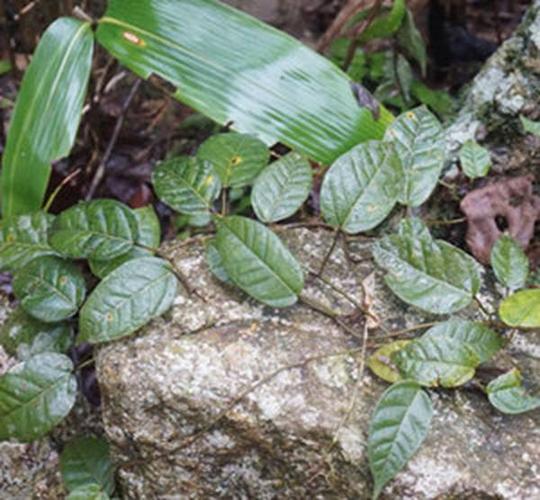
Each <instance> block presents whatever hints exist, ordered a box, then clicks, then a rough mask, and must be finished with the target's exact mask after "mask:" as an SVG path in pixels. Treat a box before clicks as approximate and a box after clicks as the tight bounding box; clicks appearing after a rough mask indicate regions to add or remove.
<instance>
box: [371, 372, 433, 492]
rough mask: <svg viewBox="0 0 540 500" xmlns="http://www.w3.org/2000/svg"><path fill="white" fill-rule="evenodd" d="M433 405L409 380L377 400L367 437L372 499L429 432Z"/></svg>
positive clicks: (420, 389)
mask: <svg viewBox="0 0 540 500" xmlns="http://www.w3.org/2000/svg"><path fill="white" fill-rule="evenodd" d="M432 416H433V407H432V404H431V399H430V398H429V396H428V395H427V394H426V393H425V392H424V391H423V390H422V388H421V387H420V386H419V385H418V384H416V383H415V382H412V381H410V380H406V381H403V382H398V383H396V384H394V385H392V386H391V387H389V388H388V389H387V390H386V391H385V392H384V394H383V395H382V397H381V399H380V400H379V402H378V403H377V406H376V408H375V411H374V412H373V416H372V417H371V423H370V426H369V437H368V459H369V466H370V469H371V473H372V475H373V480H374V483H375V484H374V491H373V498H374V499H377V498H378V496H379V495H380V493H381V491H382V489H383V488H384V486H385V485H386V484H387V483H388V482H389V481H390V480H392V479H393V478H394V477H395V476H396V474H397V473H398V472H399V471H400V470H401V469H403V467H404V466H405V465H406V464H407V462H408V461H409V459H410V458H411V457H412V456H413V455H414V454H415V453H416V451H417V450H418V448H420V445H421V444H422V442H423V441H424V439H425V438H426V436H427V433H428V431H429V427H430V424H431V418H432Z"/></svg>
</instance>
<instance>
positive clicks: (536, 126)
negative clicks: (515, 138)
mask: <svg viewBox="0 0 540 500" xmlns="http://www.w3.org/2000/svg"><path fill="white" fill-rule="evenodd" d="M519 119H520V120H521V124H522V125H523V128H524V129H525V132H528V133H529V134H534V135H537V136H539V137H540V122H533V121H532V120H529V119H528V118H525V117H524V116H520V117H519Z"/></svg>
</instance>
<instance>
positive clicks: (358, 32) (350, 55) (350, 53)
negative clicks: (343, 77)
mask: <svg viewBox="0 0 540 500" xmlns="http://www.w3.org/2000/svg"><path fill="white" fill-rule="evenodd" d="M383 1H384V0H375V4H374V5H373V7H372V10H371V12H370V14H369V17H368V18H367V19H366V20H365V21H364V22H363V23H360V24H359V25H358V26H357V28H356V29H355V30H354V33H353V39H352V41H351V43H350V44H349V48H348V50H347V56H346V57H345V62H344V63H343V71H345V72H346V71H347V70H348V69H349V66H350V65H351V63H352V62H353V60H354V55H355V53H356V49H358V45H359V44H360V37H361V36H362V35H363V34H364V33H365V32H366V30H367V29H368V28H369V27H370V26H371V24H372V23H373V21H374V20H375V18H376V17H377V15H378V14H379V12H380V10H381V7H382V4H383Z"/></svg>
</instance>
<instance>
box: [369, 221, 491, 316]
mask: <svg viewBox="0 0 540 500" xmlns="http://www.w3.org/2000/svg"><path fill="white" fill-rule="evenodd" d="M373 255H374V257H375V260H376V262H377V264H378V265H379V266H380V267H382V268H383V269H385V270H386V271H387V272H388V273H387V275H386V277H385V281H386V284H387V285H388V286H389V287H390V289H391V290H392V291H393V292H394V293H395V294H396V295H397V296H398V297H399V298H400V299H401V300H403V301H404V302H407V303H408V304H411V305H413V306H415V307H418V308H419V309H422V310H424V311H427V312H431V313H434V314H448V313H452V312H456V311H459V310H460V309H463V308H464V307H467V306H468V305H469V304H470V303H471V301H472V299H473V297H474V295H476V293H477V292H478V290H479V289H480V284H481V278H480V266H479V264H477V263H476V261H475V260H474V259H473V258H472V257H470V256H469V255H467V254H466V253H465V252H463V251H462V250H460V249H459V248H456V247H454V246H452V245H450V244H448V243H446V242H444V241H441V240H434V239H433V238H432V237H431V234H430V233H429V231H428V229H427V228H426V227H425V226H424V224H422V222H421V221H419V220H418V219H406V220H404V221H402V222H401V224H400V226H399V229H398V232H397V234H393V235H390V236H386V237H384V238H382V239H381V240H379V241H378V242H377V243H376V244H375V245H374V248H373Z"/></svg>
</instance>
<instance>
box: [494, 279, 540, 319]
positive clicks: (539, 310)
mask: <svg viewBox="0 0 540 500" xmlns="http://www.w3.org/2000/svg"><path fill="white" fill-rule="evenodd" d="M499 316H500V317H501V319H502V320H503V321H504V322H505V323H506V324H507V325H509V326H514V327H518V328H540V288H535V289H532V290H523V291H521V292H517V293H515V294H513V295H511V296H510V297H508V298H507V299H506V300H504V301H503V302H502V304H501V305H500V308H499Z"/></svg>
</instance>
